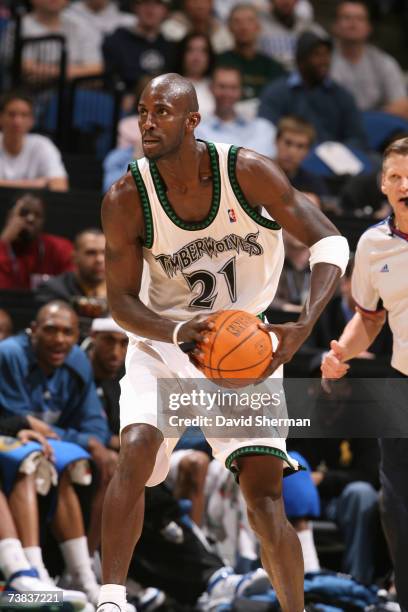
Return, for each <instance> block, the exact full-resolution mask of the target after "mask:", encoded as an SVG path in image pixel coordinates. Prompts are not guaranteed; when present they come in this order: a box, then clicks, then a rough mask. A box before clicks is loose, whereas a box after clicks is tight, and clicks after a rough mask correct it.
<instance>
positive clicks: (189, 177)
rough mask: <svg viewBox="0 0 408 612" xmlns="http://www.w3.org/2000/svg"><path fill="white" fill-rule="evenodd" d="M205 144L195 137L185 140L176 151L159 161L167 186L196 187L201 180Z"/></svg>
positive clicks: (158, 164)
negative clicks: (197, 140) (198, 141)
mask: <svg viewBox="0 0 408 612" xmlns="http://www.w3.org/2000/svg"><path fill="white" fill-rule="evenodd" d="M204 147H205V145H204V144H203V143H197V142H196V141H195V140H194V139H193V140H192V141H191V142H190V141H188V142H185V143H183V145H182V146H181V147H180V148H179V149H177V151H176V152H175V153H171V154H169V155H166V157H161V158H160V159H159V160H158V161H157V166H158V168H159V171H160V174H161V176H162V178H163V180H164V182H165V183H166V185H167V187H168V188H169V187H171V186H173V185H174V186H175V187H177V188H178V189H179V188H180V187H181V186H185V187H195V186H196V185H197V184H198V183H199V182H200V164H201V160H202V155H203V152H204V150H205V149H204Z"/></svg>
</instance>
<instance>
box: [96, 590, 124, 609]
mask: <svg viewBox="0 0 408 612" xmlns="http://www.w3.org/2000/svg"><path fill="white" fill-rule="evenodd" d="M108 601H110V602H112V603H114V604H116V605H117V606H119V608H120V611H121V612H122V611H123V612H126V587H125V586H123V585H122V584H103V585H102V586H101V590H100V591H99V599H98V606H100V605H101V604H103V603H107V602H108Z"/></svg>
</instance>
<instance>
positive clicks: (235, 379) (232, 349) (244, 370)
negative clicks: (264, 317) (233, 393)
mask: <svg viewBox="0 0 408 612" xmlns="http://www.w3.org/2000/svg"><path fill="white" fill-rule="evenodd" d="M209 319H210V320H211V321H212V322H213V323H214V328H213V329H212V330H211V331H210V332H207V334H206V335H207V337H208V338H209V342H207V343H200V345H199V349H200V350H201V351H202V353H204V356H203V357H202V359H201V360H200V361H201V365H200V366H199V367H200V370H201V371H202V372H203V373H204V374H205V375H206V376H207V378H211V379H212V380H215V379H218V380H219V379H222V380H223V381H225V383H226V385H225V386H231V387H244V386H245V385H249V384H251V383H254V382H256V381H257V380H258V379H259V378H260V377H262V375H263V374H264V372H265V370H266V368H267V367H268V366H269V363H270V361H271V358H272V342H271V337H270V335H269V333H268V332H266V331H264V330H263V329H260V328H259V323H260V320H259V318H258V317H256V316H255V315H252V314H249V313H248V312H245V311H243V310H224V311H221V312H219V313H217V314H215V315H212V316H210V317H209ZM219 384H221V381H220V383H219Z"/></svg>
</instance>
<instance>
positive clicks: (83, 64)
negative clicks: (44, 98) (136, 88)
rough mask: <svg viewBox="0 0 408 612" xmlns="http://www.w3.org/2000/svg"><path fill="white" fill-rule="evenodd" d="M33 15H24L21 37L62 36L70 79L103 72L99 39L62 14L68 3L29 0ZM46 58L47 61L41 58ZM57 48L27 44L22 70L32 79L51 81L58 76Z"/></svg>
mask: <svg viewBox="0 0 408 612" xmlns="http://www.w3.org/2000/svg"><path fill="white" fill-rule="evenodd" d="M30 1H31V5H32V8H33V10H32V12H31V13H29V14H28V15H24V17H23V19H22V24H21V32H22V35H23V37H25V38H28V37H36V38H38V37H40V36H48V35H51V34H61V35H62V36H63V37H64V38H65V42H66V48H67V55H68V60H67V76H68V78H69V79H74V78H77V77H83V76H89V75H94V74H98V73H99V72H101V70H102V62H101V56H100V51H99V49H98V39H97V37H96V35H95V32H94V30H93V29H92V28H88V27H87V26H86V24H85V23H83V22H82V21H81V20H80V19H77V18H75V17H73V16H72V15H69V14H66V13H65V12H64V9H65V7H66V6H67V4H68V3H67V0H30ZM45 55H46V59H45V58H44V56H45ZM59 56H60V53H59V46H57V45H56V44H53V43H47V45H46V47H45V46H42V45H34V44H33V45H28V46H27V47H26V48H25V50H24V56H23V69H24V72H25V74H26V76H27V77H29V78H31V79H33V78H34V79H38V78H40V79H45V78H54V77H56V76H58V73H59Z"/></svg>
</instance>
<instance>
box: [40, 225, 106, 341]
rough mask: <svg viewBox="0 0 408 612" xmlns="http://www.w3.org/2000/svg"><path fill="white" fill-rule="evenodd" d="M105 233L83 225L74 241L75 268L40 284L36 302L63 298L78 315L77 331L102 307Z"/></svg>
mask: <svg viewBox="0 0 408 612" xmlns="http://www.w3.org/2000/svg"><path fill="white" fill-rule="evenodd" d="M104 257H105V237H104V235H103V234H102V232H101V230H99V229H93V228H90V229H86V230H83V231H82V232H80V233H79V234H77V236H76V237H75V241H74V253H73V261H74V264H75V270H72V271H69V272H65V273H64V274H60V275H59V276H56V277H55V278H52V279H50V280H49V281H47V282H45V283H43V284H42V285H40V286H39V287H38V289H37V292H36V299H37V301H38V303H40V304H46V303H47V302H50V301H51V300H63V301H64V302H67V303H69V304H71V305H74V306H75V309H76V310H77V313H78V314H79V315H80V316H81V319H82V321H81V323H82V325H81V335H82V332H84V331H87V327H88V326H89V325H90V323H91V321H92V319H93V318H95V317H98V316H101V314H103V313H104V312H105V311H106V286H105V260H104Z"/></svg>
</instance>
